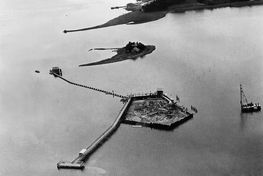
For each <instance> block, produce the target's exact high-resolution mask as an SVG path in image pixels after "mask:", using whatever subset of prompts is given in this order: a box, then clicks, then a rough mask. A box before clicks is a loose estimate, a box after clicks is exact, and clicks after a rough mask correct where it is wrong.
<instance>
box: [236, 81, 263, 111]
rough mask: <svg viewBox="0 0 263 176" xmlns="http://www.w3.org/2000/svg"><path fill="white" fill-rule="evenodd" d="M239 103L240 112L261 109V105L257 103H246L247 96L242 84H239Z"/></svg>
mask: <svg viewBox="0 0 263 176" xmlns="http://www.w3.org/2000/svg"><path fill="white" fill-rule="evenodd" d="M240 105H241V112H242V113H247V112H257V111H261V105H260V104H259V103H252V102H250V103H248V101H247V97H246V95H245V93H244V91H243V88H242V85H241V84H240Z"/></svg>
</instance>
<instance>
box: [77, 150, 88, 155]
mask: <svg viewBox="0 0 263 176" xmlns="http://www.w3.org/2000/svg"><path fill="white" fill-rule="evenodd" d="M86 151H87V149H82V150H80V152H79V156H82V155H84V153H85V152H86Z"/></svg>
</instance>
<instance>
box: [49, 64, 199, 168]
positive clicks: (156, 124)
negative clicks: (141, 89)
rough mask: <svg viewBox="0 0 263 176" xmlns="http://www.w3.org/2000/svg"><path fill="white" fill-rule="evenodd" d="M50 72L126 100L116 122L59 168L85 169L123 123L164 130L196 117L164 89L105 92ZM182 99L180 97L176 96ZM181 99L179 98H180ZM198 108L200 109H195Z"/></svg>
mask: <svg viewBox="0 0 263 176" xmlns="http://www.w3.org/2000/svg"><path fill="white" fill-rule="evenodd" d="M50 74H51V75H53V76H54V77H55V78H60V79H61V80H63V81H65V82H67V83H69V84H71V85H75V86H78V87H83V88H87V89H91V90H94V91H97V92H102V93H105V94H106V95H113V97H114V96H115V97H118V98H121V101H122V102H123V103H124V105H123V107H122V109H121V110H120V113H119V114H118V116H117V118H116V119H115V120H114V122H113V123H112V124H111V126H109V127H108V128H107V129H106V130H105V131H104V132H103V133H102V134H101V135H100V136H99V137H98V138H96V140H95V141H94V142H92V143H91V144H90V145H89V146H88V147H87V148H84V149H82V150H81V151H80V152H79V154H78V156H77V157H76V158H75V159H74V160H72V161H60V162H58V163H57V168H58V169H81V170H82V169H84V168H85V162H86V161H87V160H88V159H89V157H90V156H91V155H92V154H93V153H94V152H95V151H96V150H97V149H98V148H99V147H100V146H101V145H102V144H103V143H104V142H105V141H107V140H108V139H109V138H110V136H111V135H112V134H113V133H114V132H115V131H116V130H117V129H118V127H119V126H120V124H121V123H125V124H130V125H133V126H134V127H142V126H145V127H151V128H156V129H162V130H172V129H174V128H175V127H176V126H178V125H180V124H182V123H184V122H186V121H187V120H189V119H191V118H192V117H193V114H192V113H190V112H189V111H188V110H187V108H185V107H183V106H180V105H178V104H177V103H178V102H175V101H174V100H173V99H171V98H169V97H168V96H167V95H165V94H164V93H163V91H162V90H160V89H159V90H157V91H156V92H155V93H148V94H141V95H134V94H131V95H127V96H124V95H120V94H116V93H114V92H113V91H112V92H110V91H106V90H102V89H98V88H94V87H91V86H86V85H81V84H78V83H74V82H72V81H69V80H67V79H65V78H63V77H62V70H61V69H60V68H58V67H53V68H52V70H50ZM177 99H179V98H177ZM178 101H179V100H178ZM196 111H197V110H196Z"/></svg>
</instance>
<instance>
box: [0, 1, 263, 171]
mask: <svg viewBox="0 0 263 176" xmlns="http://www.w3.org/2000/svg"><path fill="white" fill-rule="evenodd" d="M127 2H128V1H127ZM125 3H126V1H125V2H123V1H117V0H114V1H111V2H106V1H102V0H100V1H95V0H91V1H89V2H87V1H84V0H78V1H72V0H67V1H61V0H55V1H45V3H44V2H42V1H36V0H34V1H33V0H27V1H23V2H20V1H18V0H16V1H8V0H4V1H1V4H0V10H1V12H0V25H1V29H0V58H1V59H0V85H1V86H0V100H1V101H0V103H1V104H0V112H1V114H0V116H1V118H0V141H1V142H0V148H1V151H0V155H1V159H0V164H1V169H0V175H6V176H13V175H28V176H31V175H32V176H33V175H34V176H35V175H40V176H42V175H43V176H44V175H52V176H53V175H54V176H55V175H122V176H133V175H151V176H152V175H156V176H158V175H167V176H174V175H186V176H188V175H189V176H192V175H196V176H203V175H234V176H241V175H244V176H245V175H253V176H254V175H255V176H259V175H262V174H263V170H262V163H263V117H262V112H260V113H254V114H247V115H241V114H240V105H239V84H240V83H243V85H244V89H245V93H246V94H247V95H248V97H249V98H251V99H253V100H254V101H256V102H260V103H261V104H262V103H263V91H262V90H263V76H262V75H263V73H262V70H263V61H262V58H263V48H262V46H263V37H262V31H263V8H262V7H260V6H259V7H247V8H233V9H231V8H223V9H216V10H212V11H211V10H205V11H199V12H187V13H180V14H176V13H174V14H171V13H169V14H167V15H166V17H164V18H162V19H160V20H157V21H154V22H149V23H144V24H139V25H119V26H112V27H108V28H102V29H97V30H91V31H85V32H84V31H83V32H80V33H72V34H66V35H65V34H64V33H62V31H63V30H64V29H66V28H79V27H87V26H95V25H98V24H102V23H104V22H105V21H108V20H111V19H113V18H115V17H117V16H120V15H122V14H124V13H126V12H125V11H123V10H117V11H111V10H110V7H111V6H117V5H122V4H125ZM128 41H141V42H143V43H147V44H148V43H149V44H153V45H155V46H156V48H157V49H156V50H155V52H153V53H152V54H151V55H149V57H147V58H145V59H138V60H136V61H127V62H120V63H117V64H109V65H103V66H99V67H90V68H85V67H84V68H79V67H78V64H79V63H86V62H92V61H94V59H95V58H96V60H99V59H103V58H107V57H108V56H107V53H98V52H96V53H93V54H91V53H90V52H88V49H90V48H93V47H99V46H103V47H104V46H123V45H124V44H126V43H127V42H128ZM52 66H60V67H61V68H63V74H64V76H65V77H66V78H68V79H70V80H73V81H76V82H79V83H83V84H87V85H89V86H94V87H98V88H101V89H107V90H114V91H115V92H117V93H121V94H124V95H125V94H128V93H140V92H148V91H155V90H156V88H163V90H164V91H165V92H167V93H168V95H169V96H171V97H174V98H175V96H176V95H179V97H180V99H181V102H182V103H183V104H185V105H187V106H190V105H194V106H196V107H197V108H198V111H199V112H198V114H197V115H195V117H194V118H193V119H192V120H190V121H188V122H187V123H185V124H183V125H182V126H180V127H178V128H176V129H175V130H174V131H172V132H166V131H159V130H151V129H149V128H132V127H131V126H128V125H122V126H121V127H120V129H119V130H118V131H117V132H116V133H115V135H113V136H112V137H111V139H110V140H109V141H107V142H106V143H105V144H104V145H103V147H102V148H100V149H99V150H98V151H97V152H96V153H95V154H94V155H93V156H92V157H91V158H90V159H89V161H88V162H87V164H86V169H85V170H84V171H82V172H81V171H76V170H73V171H72V170H60V171H58V170H57V169H56V163H57V162H58V161H60V160H72V159H73V158H74V157H75V156H76V155H77V153H78V151H80V150H81V149H82V148H85V147H86V146H87V145H89V144H90V143H91V142H92V141H93V140H94V139H95V138H96V137H97V136H98V135H100V134H101V133H102V132H103V131H104V130H105V129H106V128H107V127H108V126H109V125H110V124H111V123H112V121H113V120H114V119H115V118H116V116H117V114H118V112H119V110H120V108H121V106H122V104H121V103H120V102H119V99H117V98H112V97H110V96H105V95H104V94H100V93H97V92H92V91H90V90H86V89H82V88H78V87H74V86H71V85H67V84H66V83H64V82H62V81H61V80H58V79H54V78H53V77H51V76H50V75H49V74H48V70H49V69H50V68H51V67H52ZM36 69H37V70H40V73H39V74H37V73H35V72H34V71H35V70H36Z"/></svg>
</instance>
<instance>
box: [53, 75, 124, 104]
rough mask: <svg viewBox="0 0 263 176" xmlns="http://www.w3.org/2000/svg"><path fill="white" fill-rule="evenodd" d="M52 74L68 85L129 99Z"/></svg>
mask: <svg viewBox="0 0 263 176" xmlns="http://www.w3.org/2000/svg"><path fill="white" fill-rule="evenodd" d="M50 74H53V75H54V76H55V77H58V78H60V79H62V80H63V81H66V82H67V83H69V84H72V85H75V86H79V87H84V88H87V89H91V90H95V91H98V92H102V93H105V94H106V95H112V96H113V97H119V98H123V99H127V98H128V97H127V96H124V95H120V94H117V93H114V91H112V92H110V91H106V90H102V89H98V88H94V87H90V86H86V85H82V84H78V83H74V82H72V81H69V80H67V79H66V78H63V77H62V76H60V75H58V74H56V73H54V72H50Z"/></svg>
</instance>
